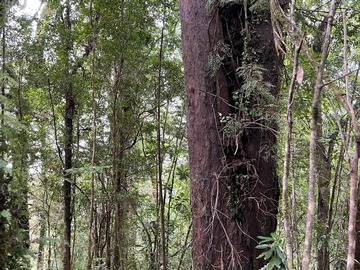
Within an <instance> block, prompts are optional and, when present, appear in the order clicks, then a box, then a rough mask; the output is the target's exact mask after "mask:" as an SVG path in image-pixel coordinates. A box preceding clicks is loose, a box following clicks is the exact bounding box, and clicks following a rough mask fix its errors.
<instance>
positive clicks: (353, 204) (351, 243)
mask: <svg viewBox="0 0 360 270" xmlns="http://www.w3.org/2000/svg"><path fill="white" fill-rule="evenodd" d="M346 7H347V4H346V1H345V0H344V1H343V9H342V15H343V31H344V73H345V74H346V75H345V90H346V104H347V111H348V113H349V115H350V118H351V124H352V126H353V130H354V137H355V150H354V154H353V156H352V160H351V161H350V164H349V169H350V201H349V227H348V251H347V264H346V270H353V269H354V267H355V251H356V235H357V232H356V214H357V199H358V180H359V175H358V172H359V167H358V166H359V154H360V130H359V129H360V127H359V122H358V120H357V114H356V112H355V109H354V107H353V103H352V100H351V97H350V89H349V88H350V86H349V75H348V74H349V70H348V54H347V49H348V43H347V20H346Z"/></svg>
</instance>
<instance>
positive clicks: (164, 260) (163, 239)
mask: <svg viewBox="0 0 360 270" xmlns="http://www.w3.org/2000/svg"><path fill="white" fill-rule="evenodd" d="M164 16H165V14H164ZM163 23H165V22H164V20H163ZM164 28H165V25H163V28H162V29H161V37H160V52H159V70H158V87H157V91H156V95H155V96H156V100H157V128H156V133H157V143H156V144H157V162H158V164H157V166H158V168H157V173H158V175H157V182H158V186H159V187H158V189H159V206H160V225H161V229H160V234H161V255H162V269H164V270H166V269H167V253H166V232H165V201H164V200H165V197H164V194H163V183H162V160H163V159H162V154H161V90H162V79H161V76H162V74H161V73H162V65H161V64H162V58H163V41H164Z"/></svg>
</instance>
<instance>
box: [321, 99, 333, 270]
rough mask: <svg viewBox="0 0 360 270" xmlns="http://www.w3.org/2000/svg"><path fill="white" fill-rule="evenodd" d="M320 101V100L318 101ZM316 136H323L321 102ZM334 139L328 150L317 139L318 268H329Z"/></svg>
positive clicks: (326, 269)
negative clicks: (329, 222)
mask: <svg viewBox="0 0 360 270" xmlns="http://www.w3.org/2000/svg"><path fill="white" fill-rule="evenodd" d="M320 103H321V101H320ZM318 136H319V138H321V137H323V131H322V116H321V104H319V122H318ZM334 139H335V138H333V139H331V138H330V142H329V146H328V150H327V151H326V150H325V146H324V144H323V143H321V142H319V141H318V160H317V163H318V164H317V174H318V207H317V224H318V229H317V231H316V233H317V247H318V248H317V250H316V251H317V264H318V269H323V270H329V267H330V260H329V259H330V258H329V250H328V240H329V234H328V232H329V230H328V228H327V225H328V223H327V221H328V217H329V200H330V179H331V155H332V148H333V145H334Z"/></svg>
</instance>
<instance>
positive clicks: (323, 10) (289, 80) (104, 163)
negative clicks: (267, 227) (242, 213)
mask: <svg viewBox="0 0 360 270" xmlns="http://www.w3.org/2000/svg"><path fill="white" fill-rule="evenodd" d="M180 2H181V3H180V8H179V3H178V1H175V0H174V1H173V0H164V1H158V0H148V1H144V0H117V1H115V0H44V1H42V2H41V3H39V5H38V4H37V3H36V1H31V0H27V1H16V0H1V1H0V19H1V22H0V30H1V37H0V48H1V53H0V63H1V67H0V87H1V94H0V104H1V108H0V110H1V115H0V126H1V129H0V270H3V269H4V270H6V269H64V270H70V269H89V270H90V269H129V270H130V269H149V270H153V269H154V270H155V269H177V270H180V269H196V270H198V269H202V270H205V269H210V268H209V266H205V264H203V265H202V267H201V266H200V264H199V265H195V264H196V263H197V262H196V261H197V257H196V254H197V252H196V251H194V250H195V249H196V246H195V245H192V243H193V241H194V238H193V237H192V235H196V230H195V229H194V231H193V232H192V230H193V227H194V226H195V225H194V226H193V221H194V220H197V219H198V218H199V216H201V215H200V214H198V213H199V212H201V211H203V212H204V213H205V212H206V211H207V210H206V209H207V208H206V206H204V209H198V208H196V207H198V204H197V203H194V202H195V201H196V200H195V198H197V197H198V198H203V197H202V196H209V197H210V196H212V194H207V193H204V194H197V193H196V191H198V190H200V187H202V184H201V183H197V185H199V189H197V188H194V187H195V185H194V182H192V191H190V182H191V181H193V180H190V175H191V174H190V171H191V168H192V166H193V168H194V169H193V170H194V171H195V170H197V169H198V168H201V166H202V165H203V164H200V165H196V162H198V161H200V163H201V162H202V161H203V160H202V156H199V159H198V160H195V159H191V158H190V161H191V162H190V161H189V158H188V153H189V147H188V141H187V133H190V130H191V126H190V125H189V124H188V123H187V122H186V119H194V118H196V117H197V119H200V121H202V123H207V120H206V119H213V118H214V119H216V121H215V122H216V123H217V124H218V126H217V127H218V129H217V130H216V132H217V134H219V138H220V139H219V140H221V141H222V143H223V144H222V145H223V147H224V148H223V149H222V150H223V152H224V153H225V154H224V155H226V158H227V159H226V162H228V161H229V157H230V159H232V156H236V155H237V157H241V158H242V156H241V155H243V154H242V153H243V152H245V151H246V149H241V145H240V146H239V144H241V143H244V144H245V142H244V139H243V138H245V137H246V136H248V137H249V141H250V143H251V140H255V139H254V138H255V137H254V136H253V137H251V136H250V135H249V134H252V135H254V133H251V132H252V131H251V130H252V129H256V130H260V131H259V134H263V133H266V134H273V135H267V136H272V137H267V138H268V139H269V138H270V139H269V141H271V143H272V144H274V145H272V144H271V146H272V147H273V148H271V149H270V148H269V145H268V144H267V142H261V141H260V144H259V147H260V149H261V151H260V150H259V151H258V153H257V154H258V156H262V158H264V159H266V158H269V159H271V160H272V159H273V160H274V170H273V176H274V179H275V180H276V181H275V185H276V187H277V188H278V187H279V192H278V193H276V194H274V195H275V196H277V200H276V202H275V203H274V205H276V207H275V208H274V209H273V210H271V211H272V212H271V215H272V216H273V217H272V218H273V219H274V222H275V223H274V226H277V229H276V231H274V232H273V233H271V234H266V235H256V236H254V237H251V239H250V238H249V239H250V240H244V241H250V242H252V243H253V244H249V246H251V247H252V246H257V247H256V250H255V251H254V254H256V255H255V256H254V258H252V260H254V261H255V260H257V261H260V262H261V263H260V264H252V265H251V266H249V265H248V266H247V265H245V264H244V262H243V261H242V259H240V256H241V255H240V256H239V254H240V252H239V250H236V248H237V247H235V246H234V247H231V249H232V250H231V252H232V253H231V256H230V255H229V256H228V255H226V256H224V257H221V258H219V259H218V261H217V259H214V260H215V261H214V262H216V263H217V262H220V263H219V264H216V263H214V264H213V265H212V268H211V269H254V270H255V269H259V268H260V267H259V268H256V267H255V266H254V265H261V266H264V265H265V266H264V267H265V268H263V269H325V270H327V269H349V270H350V269H360V263H359V262H360V235H356V231H359V230H360V215H358V218H356V212H357V197H358V192H357V189H358V187H357V186H358V169H357V168H358V155H359V153H360V130H359V128H360V126H359V110H360V91H359V89H358V88H359V82H358V77H359V63H358V62H359V48H360V44H359V39H358V37H357V33H358V32H357V31H358V30H359V29H360V3H359V2H357V1H343V2H339V1H335V0H333V1H316V0H302V1H295V0H293V1H292V2H291V3H290V2H288V3H279V2H278V1H275V0H271V1H267V0H254V1H246V0H244V1H242V0H239V1H228V0H219V1H214V0H208V1H207V2H206V1H203V2H202V1H198V2H199V3H200V2H201V3H202V4H201V9H202V10H203V11H204V12H203V13H204V14H210V15H205V16H207V17H206V18H205V17H204V18H205V19H207V20H208V21H206V20H205V19H204V18H203V17H201V16H202V15H201V12H200V13H196V14H197V16H199V17H198V18H199V22H200V21H201V22H202V21H204V22H210V23H209V24H208V25H207V26H206V27H205V28H203V29H201V28H191V31H190V32H193V33H195V32H196V33H197V32H199V33H207V34H209V35H210V34H211V33H216V32H217V31H216V29H215V28H212V25H211V24H212V23H213V22H215V21H217V20H219V21H221V22H223V24H222V25H223V28H222V32H224V33H228V34H229V36H228V37H226V38H225V39H224V40H225V41H224V42H217V43H216V44H215V45H214V46H213V47H212V48H211V49H210V51H209V55H205V58H206V61H207V63H206V67H204V70H205V71H206V76H209V77H211V78H212V79H210V80H213V78H214V77H217V78H219V75H218V74H219V72H223V73H222V74H226V75H224V76H228V74H230V73H231V72H230V71H229V70H230V68H233V70H234V71H235V72H233V73H231V74H232V75H229V77H231V79H232V80H233V81H236V84H242V86H241V87H240V88H236V86H234V89H235V88H236V89H235V90H234V89H233V90H232V93H231V95H232V96H231V98H230V99H231V102H232V104H231V105H230V107H231V108H233V109H231V110H229V111H227V113H224V111H221V110H219V111H216V112H215V111H214V114H212V113H211V114H208V115H200V114H194V113H192V111H191V105H192V104H198V103H197V102H196V101H194V100H192V99H191V95H190V94H189V93H190V92H189V91H188V92H185V91H184V89H185V87H186V86H185V84H187V83H188V82H189V80H186V78H185V80H184V71H185V77H186V74H187V73H188V74H189V72H187V68H188V67H187V66H186V65H185V66H184V67H183V62H182V59H183V58H182V57H183V55H184V59H186V55H187V53H188V52H187V51H186V50H188V47H186V42H187V41H188V40H189V39H188V34H189V32H186V31H187V29H190V28H186V27H183V28H181V25H180V18H181V20H182V23H183V25H186V23H188V21H189V18H188V17H187V16H188V15H184V14H187V13H186V12H188V11H189V10H190V8H189V6H188V4H189V3H190V2H189V1H186V0H183V1H180ZM280 2H281V1H280ZM34 7H36V8H35V9H34ZM30 8H33V11H31V12H30V11H29V9H30ZM179 9H180V10H179ZM194 10H195V9H194ZM234 10H236V12H239V13H238V14H240V15H241V16H244V17H243V18H245V19H243V20H241V22H242V23H243V24H244V25H241V27H243V28H241V27H240V26H239V28H236V27H235V26H236V25H235V24H234V23H233V21H230V19H231V18H233V17H234V16H235V15H236V16H237V13H236V14H235V12H234ZM179 11H180V13H181V14H182V16H180V15H179ZM211 14H216V16H213V15H211ZM264 14H267V15H266V16H267V17H266V16H265V15H264ZM240 15H239V16H240ZM217 16H219V17H217ZM262 22H266V23H269V22H271V23H269V25H271V29H272V30H271V31H273V34H272V35H269V34H268V35H266V33H264V32H261V31H262V28H261V25H262ZM226 26H228V28H226ZM258 26H259V27H258ZM232 27H234V28H232ZM213 29H215V30H214V32H211V31H212V30H213ZM249 29H250V30H249ZM271 31H270V32H271ZM235 32H236V35H237V38H238V39H239V40H245V41H244V42H242V41H241V42H240V41H239V43H237V44H235V45H234V44H233V43H232V42H233V41H235V39H233V38H232V37H230V33H232V34H233V33H235ZM234 35H235V34H234ZM262 35H263V36H267V37H270V38H271V40H272V41H271V42H273V43H271V46H273V48H274V51H273V52H274V53H275V52H276V57H277V58H276V59H279V60H278V62H276V63H275V64H274V66H275V65H278V67H279V70H280V71H279V73H278V74H276V75H274V76H273V77H276V79H274V78H270V79H269V76H270V75H271V76H272V75H273V74H272V73H271V74H270V73H269V72H270V71H269V70H270V69H271V65H273V63H272V62H271V63H270V62H268V63H270V64H269V65H270V68H269V67H268V66H262V63H261V61H262V60H261V59H263V58H261V57H260V58H257V56H256V55H264V54H265V53H264V51H261V50H259V47H258V45H261V42H260V43H259V44H256V42H254V36H260V37H261V36H262ZM181 36H182V37H183V51H182V49H181ZM260 40H261V39H260ZM236 41H237V40H236ZM209 42H210V43H211V40H209ZM227 42H228V43H227ZM204 43H206V42H204ZM238 44H241V45H238ZM236 46H241V55H240V53H239V52H238V51H237V52H234V51H233V50H234V48H235V47H236ZM195 47H196V46H195ZM204 53H205V52H204ZM199 54H201V53H199ZM274 55H275V54H274ZM274 57H275V56H274ZM235 58H236V59H235ZM234 59H235V60H234ZM259 59H260V60H259ZM194 60H195V59H194ZM230 60H231V61H235V62H237V66H236V67H235V68H234V67H232V63H230V62H231V61H230ZM238 60H239V61H238ZM191 61H193V60H191ZM229 63H230V64H229ZM194 65H195V64H194ZM280 68H281V69H280ZM269 74H270V75H269ZM190 75H191V76H193V77H195V75H196V73H192V74H190ZM271 76H270V77H271ZM277 79H279V80H277ZM194 80H195V81H196V80H197V79H196V78H195V79H194ZM214 81H216V82H219V81H220V82H221V80H218V81H217V80H214ZM269 81H270V82H269ZM274 82H276V84H277V85H276V87H277V89H278V93H277V94H274V93H273V92H271V91H270V90H269V91H268V90H267V89H273V88H274ZM227 83H228V85H229V81H227ZM272 84H273V85H272ZM234 85H235V83H234ZM244 85H245V86H244ZM220 88H221V86H220ZM267 91H268V92H267ZM220 92H221V91H220ZM220 92H219V93H220ZM270 92H271V95H269V93H270ZM186 93H187V97H186ZM214 93H215V94H214V95H215V96H217V95H218V92H216V91H215V92H214ZM186 98H187V99H186ZM219 99H220V100H222V99H223V97H220V98H219ZM240 99H242V102H240V101H238V100H240ZM192 102H194V103H192ZM254 103H255V105H254ZM249 104H251V105H249ZM208 105H209V106H213V104H212V103H209V104H208ZM247 106H248V107H247ZM250 106H251V107H250ZM186 111H188V116H187V117H186ZM249 119H250V120H249ZM254 119H255V120H254ZM254 123H255V124H256V125H254ZM269 123H271V124H269ZM187 124H188V125H187ZM254 126H256V128H255V127H254ZM247 130H250V131H247ZM247 132H250V133H247ZM256 132H257V131H256ZM195 134H196V130H195ZM199 134H200V135H201V134H202V133H201V130H199ZM244 134H245V135H244ZM256 134H257V133H256ZM200 135H199V136H200ZM261 136H262V135H261ZM190 137H191V136H190ZM275 137H276V138H275ZM191 138H192V137H191ZM200 140H201V138H200ZM239 142H240V143H239ZM224 145H225V146H224ZM242 150H244V151H242ZM190 151H191V149H190ZM203 151H207V150H206V149H204V150H203ZM200 152H201V151H200ZM239 155H240V156H239ZM244 155H245V154H244ZM309 157H310V158H309ZM216 159H217V160H220V157H216ZM234 160H235V157H234ZM222 162H223V163H224V164H225V161H223V160H222ZM233 163H234V162H233ZM253 164H255V162H254V160H249V162H248V163H246V166H248V167H247V170H246V172H247V173H249V171H250V170H249V169H248V168H253V167H255V165H253ZM243 165H244V164H243V163H241V166H243ZM234 166H235V165H234ZM239 166H240V165H239ZM189 167H190V170H189ZM224 167H225V166H224ZM241 168H242V167H241ZM275 171H276V173H275ZM255 172H256V171H255ZM236 173H237V175H238V176H239V175H240V176H241V177H242V178H241V179H240V177H238V178H236V179H237V181H250V180H251V179H250V178H251V176H250V175H246V173H244V171H242V173H241V174H239V173H238V171H237V172H236ZM255 174H256V173H255ZM246 176H249V177H248V178H247V177H246ZM203 181H204V182H206V181H205V180H204V179H203ZM218 181H219V179H218ZM225 186H226V188H227V189H228V191H227V193H226V194H228V193H230V195H229V196H230V197H226V196H223V197H224V199H223V200H220V202H221V203H222V204H223V205H222V207H223V208H224V209H227V210H226V211H229V212H230V214H229V215H227V213H228V212H226V214H225V212H223V213H222V214H223V215H224V216H226V219H229V220H230V219H234V220H235V219H238V220H241V222H240V221H239V223H241V226H245V225H247V226H248V227H251V226H262V225H261V222H260V221H259V222H257V221H256V216H255V215H254V219H252V220H251V221H246V220H243V219H242V218H241V217H238V216H239V208H240V206H239V204H241V207H242V206H243V205H246V202H245V200H247V199H249V198H243V195H244V194H243V193H241V192H240V193H235V192H233V190H234V188H236V189H237V192H239V191H238V190H240V191H241V189H243V188H244V184H243V182H241V183H240V184H238V182H236V184H234V185H233V184H228V185H227V184H226V185H225ZM211 192H213V190H211ZM211 192H210V193H211ZM262 195H263V194H262ZM190 196H192V197H191V201H192V205H191V206H190ZM220 197H221V196H220ZM240 197H241V200H243V201H241V202H239V201H240V199H239V200H238V198H240ZM245 197H246V196H245ZM250 199H251V198H250ZM256 199H258V198H256ZM266 200H267V198H265V195H264V200H262V201H256V202H257V205H258V207H259V209H260V210H261V207H260V206H259V205H265V206H266V205H268V203H267V202H266ZM264 201H265V203H264ZM359 202H360V201H359ZM209 203H212V204H211V206H209V209H210V210H209V211H210V212H211V213H212V214H210V219H211V218H214V216H215V214H214V215H213V213H216V211H217V210H216V211H213V209H214V205H213V203H214V202H213V201H211V202H209ZM191 207H193V209H191ZM269 207H270V206H269ZM205 208H206V209H205ZM215 208H216V207H215ZM212 211H213V212H212ZM269 211H270V210H269ZM206 215H207V214H204V220H206V222H208V220H207V219H206V218H209V217H207V216H206ZM230 215H231V216H230ZM200 218H202V216H201V217H200ZM219 220H220V218H219ZM196 222H197V221H196ZM247 222H248V223H247ZM276 222H277V224H276ZM255 223H259V224H255ZM197 224H198V223H197ZM219 224H220V225H221V226H223V227H222V228H220V231H221V230H224V232H225V235H226V237H230V238H231V237H235V235H236V233H234V232H235V230H236V229H234V228H233V233H231V232H230V233H228V234H227V232H229V230H231V227H227V228H226V229H225V226H227V225H228V223H226V225H223V223H221V222H220V223H219ZM224 224H225V223H224ZM229 224H230V222H229ZM220 225H219V226H220ZM196 226H198V225H196ZM206 226H207V227H206V230H203V231H202V232H203V234H204V235H206V234H207V229H209V228H210V227H211V228H212V223H209V224H207V225H206ZM196 228H197V227H196ZM209 231H210V229H209ZM219 235H220V234H219ZM222 237H225V236H221V237H220V236H219V237H218V239H220V241H222V240H223V238H222ZM215 238H216V235H215ZM224 241H225V240H224ZM226 241H228V244H229V245H230V246H231V244H230V243H232V241H231V239H226ZM214 242H215V240H214ZM355 243H356V247H355ZM211 244H212V243H211V242H206V243H205V245H209V248H208V251H209V250H210V249H211ZM220 246H221V247H223V246H222V245H220ZM192 250H193V251H192ZM234 250H235V251H236V252H234ZM206 252H207V251H206ZM249 252H250V253H251V252H252V251H249ZM235 253H236V255H234V254H235ZM219 254H220V252H219ZM221 255H222V250H221ZM237 256H239V259H237ZM257 256H258V258H256V257H257ZM234 257H235V258H234ZM204 258H205V259H208V258H207V257H206V256H204ZM264 259H265V260H264ZM224 261H226V262H229V265H230V266H229V265H228V264H227V263H225V264H223V262H224ZM230 262H231V263H233V264H231V263H230ZM247 263H248V262H247ZM241 264H242V265H241ZM248 264H249V263H248ZM224 265H225V266H224ZM221 267H222V268H221ZM239 267H241V268H239Z"/></svg>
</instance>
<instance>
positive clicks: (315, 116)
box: [302, 0, 336, 270]
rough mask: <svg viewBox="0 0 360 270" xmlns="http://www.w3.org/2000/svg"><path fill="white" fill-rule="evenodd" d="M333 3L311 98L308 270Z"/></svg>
mask: <svg viewBox="0 0 360 270" xmlns="http://www.w3.org/2000/svg"><path fill="white" fill-rule="evenodd" d="M335 3H336V0H332V1H331V4H330V11H329V16H328V22H327V28H326V33H325V38H324V44H323V45H322V55H321V62H320V66H319V68H318V70H317V76H316V82H315V87H314V92H313V100H312V115H311V133H310V156H309V192H308V210H307V216H306V229H305V230H306V231H305V240H304V252H303V259H302V269H303V270H308V269H309V265H310V254H311V242H312V232H313V224H314V215H315V182H316V180H315V178H316V152H317V151H316V142H317V140H318V127H317V124H318V122H319V117H320V116H319V115H320V111H319V104H320V100H321V91H322V88H323V74H324V69H325V63H326V60H327V56H328V50H329V46H330V35H331V29H332V20H333V18H334V15H335Z"/></svg>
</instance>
